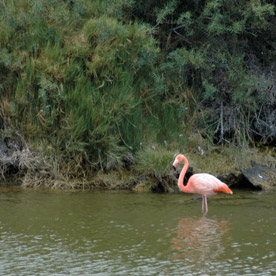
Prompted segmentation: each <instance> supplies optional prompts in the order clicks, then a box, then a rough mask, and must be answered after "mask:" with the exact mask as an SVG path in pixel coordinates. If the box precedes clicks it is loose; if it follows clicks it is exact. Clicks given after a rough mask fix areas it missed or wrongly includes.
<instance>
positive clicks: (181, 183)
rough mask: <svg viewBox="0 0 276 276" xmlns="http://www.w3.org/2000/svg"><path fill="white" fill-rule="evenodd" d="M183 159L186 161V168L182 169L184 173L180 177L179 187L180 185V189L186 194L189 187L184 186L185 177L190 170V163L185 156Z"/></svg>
mask: <svg viewBox="0 0 276 276" xmlns="http://www.w3.org/2000/svg"><path fill="white" fill-rule="evenodd" d="M181 157H182V160H183V161H184V167H183V168H182V171H181V173H180V175H179V178H178V183H177V185H178V188H179V189H180V191H182V192H186V189H187V187H186V186H184V176H185V174H186V172H187V170H188V167H189V162H188V159H187V158H186V157H185V156H184V155H182V156H181Z"/></svg>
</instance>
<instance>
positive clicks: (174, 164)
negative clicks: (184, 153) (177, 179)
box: [173, 159, 178, 168]
mask: <svg viewBox="0 0 276 276" xmlns="http://www.w3.org/2000/svg"><path fill="white" fill-rule="evenodd" d="M177 165H178V160H177V159H175V160H174V162H173V166H174V168H176V167H177Z"/></svg>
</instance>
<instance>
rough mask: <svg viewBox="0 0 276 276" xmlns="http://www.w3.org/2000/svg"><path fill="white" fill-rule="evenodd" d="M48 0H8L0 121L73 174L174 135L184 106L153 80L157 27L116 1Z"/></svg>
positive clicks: (120, 162) (114, 164) (120, 160)
mask: <svg viewBox="0 0 276 276" xmlns="http://www.w3.org/2000/svg"><path fill="white" fill-rule="evenodd" d="M46 2H47V1H43V0H41V1H36V2H30V1H22V2H21V4H20V5H19V7H18V9H16V7H15V6H14V4H13V3H12V2H8V3H5V2H2V4H1V6H2V15H4V16H3V18H2V19H1V23H0V24H1V27H2V28H1V31H0V35H1V38H2V40H1V57H2V58H1V63H0V64H1V71H2V72H3V74H4V75H5V76H6V78H7V79H8V80H7V81H4V78H3V79H1V87H0V89H1V93H2V95H3V96H1V102H2V106H3V105H4V103H7V102H9V105H7V104H6V105H5V106H6V107H7V106H9V107H8V110H3V114H2V115H1V119H2V120H3V122H2V126H1V128H2V130H4V129H5V128H7V127H9V128H11V129H14V130H15V129H17V130H19V131H20V133H22V134H23V136H24V137H25V140H26V141H28V142H29V143H30V144H31V145H32V147H33V148H34V149H35V150H39V151H42V152H44V154H46V155H51V156H54V158H55V159H56V160H59V162H60V164H61V167H63V169H64V171H66V172H69V171H70V173H71V174H72V175H78V174H79V173H80V171H81V172H82V173H83V170H80V169H79V168H80V167H81V168H83V169H84V170H86V171H89V170H93V169H102V170H110V169H113V168H118V167H122V166H124V165H125V164H126V163H128V162H129V161H130V160H132V159H133V157H132V155H133V154H135V152H137V150H139V149H140V146H141V144H147V143H150V142H153V141H157V142H158V141H159V142H161V143H163V142H164V140H169V139H171V138H172V137H173V136H174V133H176V132H177V131H178V129H179V122H178V121H177V119H180V118H181V116H182V115H181V114H180V113H181V111H180V110H181V109H179V108H177V102H176V100H174V99H173V98H172V97H169V95H167V94H166V93H167V92H166V91H162V89H159V90H158V89H156V86H157V84H156V79H157V78H158V77H157V76H158V75H159V74H160V72H159V69H158V66H156V65H157V64H158V54H159V48H158V45H157V42H156V41H155V40H154V38H153V37H152V35H151V33H152V31H153V30H152V29H151V28H149V27H148V26H146V25H144V24H140V23H136V22H134V23H122V22H120V21H119V20H118V19H116V11H118V12H119V8H118V3H119V2H118V1H114V2H112V4H111V5H113V7H114V9H113V13H110V5H107V2H105V3H104V2H101V1H98V2H97V1H96V2H97V3H96V2H93V3H90V2H89V1H80V2H78V3H76V2H72V3H71V2H70V3H71V4H69V2H68V3H67V2H63V3H60V2H59V1H55V0H52V1H48V2H47V3H46ZM4 18H5V19H6V20H7V21H5V20H4ZM9 24H10V25H9ZM8 25H9V27H8ZM6 27H7V28H6ZM10 84H12V85H11V86H10ZM7 114H9V115H7ZM176 114H177V116H178V117H175V115H176ZM7 116H8V117H9V122H10V124H9V125H8V126H7V118H6V117H7ZM4 121H5V126H4Z"/></svg>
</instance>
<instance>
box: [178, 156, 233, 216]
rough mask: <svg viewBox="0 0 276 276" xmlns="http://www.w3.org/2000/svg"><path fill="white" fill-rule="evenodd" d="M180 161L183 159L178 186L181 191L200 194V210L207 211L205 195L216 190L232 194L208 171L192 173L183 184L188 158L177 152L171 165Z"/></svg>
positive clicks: (211, 193) (214, 192) (213, 193)
mask: <svg viewBox="0 0 276 276" xmlns="http://www.w3.org/2000/svg"><path fill="white" fill-rule="evenodd" d="M181 161H184V167H183V169H182V171H181V173H180V175H179V178H178V187H179V189H180V191H181V192H184V193H192V194H201V195H202V212H203V213H204V214H207V212H208V203H207V196H209V195H215V194H216V193H217V192H223V193H226V194H233V192H232V191H231V190H230V189H229V188H228V186H227V185H226V184H225V183H223V182H221V181H220V180H219V179H217V178H216V177H215V176H213V175H211V174H208V173H197V174H194V175H192V176H191V177H190V178H189V181H188V183H187V185H186V186H184V184H183V180H184V176H185V174H186V172H187V169H188V166H189V162H188V159H187V158H186V157H185V156H184V155H183V154H178V155H177V156H176V158H175V160H174V162H173V166H174V167H175V168H176V167H177V165H178V163H179V162H181Z"/></svg>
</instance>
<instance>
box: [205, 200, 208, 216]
mask: <svg viewBox="0 0 276 276" xmlns="http://www.w3.org/2000/svg"><path fill="white" fill-rule="evenodd" d="M205 212H206V214H207V213H208V203H207V196H205Z"/></svg>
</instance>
